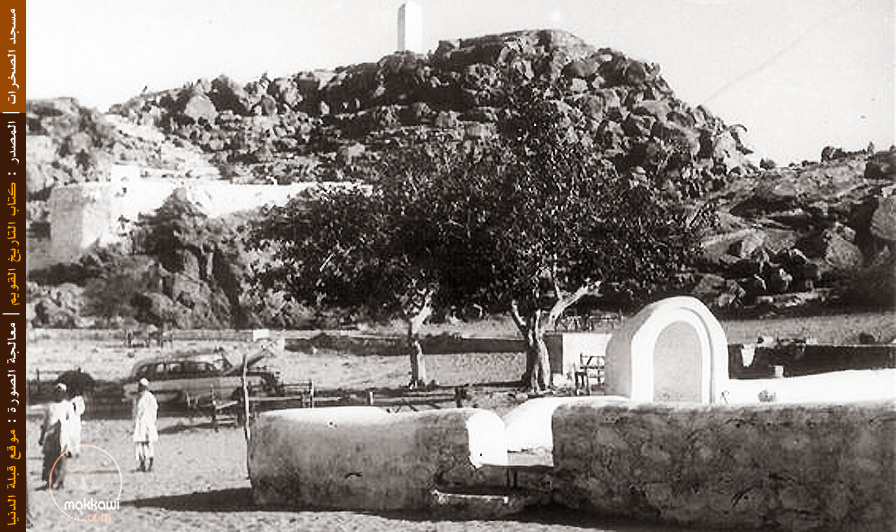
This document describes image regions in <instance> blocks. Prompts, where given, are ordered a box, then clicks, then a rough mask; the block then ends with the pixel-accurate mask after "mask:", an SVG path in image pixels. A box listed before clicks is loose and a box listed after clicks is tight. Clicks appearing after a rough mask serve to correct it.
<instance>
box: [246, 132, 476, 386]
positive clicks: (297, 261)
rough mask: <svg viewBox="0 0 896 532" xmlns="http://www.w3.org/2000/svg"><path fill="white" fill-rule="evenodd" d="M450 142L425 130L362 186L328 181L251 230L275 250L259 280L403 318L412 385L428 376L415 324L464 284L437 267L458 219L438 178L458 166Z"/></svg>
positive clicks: (318, 300) (320, 301) (304, 298)
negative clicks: (425, 138) (425, 136)
mask: <svg viewBox="0 0 896 532" xmlns="http://www.w3.org/2000/svg"><path fill="white" fill-rule="evenodd" d="M451 145H452V142H451V140H450V139H447V138H442V139H440V140H436V139H433V141H432V142H427V143H425V144H423V145H420V146H419V150H418V149H409V150H400V151H397V152H393V154H392V155H391V156H389V157H387V159H386V160H385V161H384V162H382V163H381V165H380V172H379V175H380V176H381V177H380V178H379V179H378V180H377V181H376V182H375V183H373V184H372V185H370V186H361V185H331V186H330V187H322V188H319V189H317V190H316V192H314V193H313V194H312V195H311V196H310V197H306V198H298V199H295V200H293V201H292V202H290V203H288V204H287V205H285V206H284V207H275V208H271V209H269V210H268V211H266V212H265V213H264V215H263V216H262V217H261V219H260V221H259V222H258V223H256V225H255V228H254V236H253V238H252V239H251V245H253V246H254V247H255V248H257V249H264V248H271V249H272V250H273V255H274V257H275V260H274V261H269V262H267V263H266V264H263V265H260V267H259V269H258V271H257V273H256V280H257V282H258V283H259V285H260V287H261V288H263V289H274V290H281V291H283V292H284V293H286V294H287V295H290V296H292V297H294V298H296V299H297V300H298V301H299V302H300V303H303V304H308V305H316V306H318V307H326V308H339V309H345V310H349V311H363V312H367V313H369V314H371V315H373V316H375V317H391V316H401V317H402V318H403V319H404V320H406V322H407V340H408V350H409V353H410V360H411V382H410V384H411V386H420V385H423V384H425V383H426V380H427V377H426V367H425V363H424V359H423V352H422V349H421V347H420V343H419V339H418V335H419V331H420V328H421V326H422V325H423V323H424V322H425V321H426V319H427V318H428V317H429V316H430V315H431V314H432V312H433V309H434V308H435V307H436V305H438V304H440V302H441V299H443V298H444V297H446V295H448V294H451V295H452V297H454V298H458V297H459V295H458V294H460V293H461V292H462V291H463V290H462V288H463V287H464V286H467V285H469V284H470V283H469V282H468V281H466V280H465V279H466V278H465V277H462V276H466V275H467V274H468V272H469V269H467V268H461V269H460V270H458V269H456V268H450V267H449V268H446V267H445V265H447V264H451V263H452V260H453V258H454V257H455V255H456V253H457V249H456V248H452V247H451V246H450V243H451V242H452V241H453V240H456V239H452V238H451V237H450V236H449V235H451V234H452V233H453V232H456V231H457V229H458V226H457V224H453V220H454V218H455V217H456V216H455V215H454V214H453V213H452V212H451V211H453V210H456V208H457V206H458V205H459V204H458V203H457V202H456V201H455V199H456V198H451V197H450V194H451V193H452V192H456V191H457V189H456V188H454V189H452V188H450V187H445V186H442V185H443V181H441V180H440V179H443V180H444V182H447V183H450V182H452V179H453V177H452V176H455V178H456V176H457V175H458V172H459V171H461V169H462V168H463V167H464V164H463V161H462V160H461V159H460V155H459V152H458V151H456V150H454V149H452V148H451V147H450V146H451ZM446 146H447V147H446ZM434 176H438V177H439V178H440V179H434ZM448 287H451V288H450V289H448Z"/></svg>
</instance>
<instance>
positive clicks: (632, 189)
mask: <svg viewBox="0 0 896 532" xmlns="http://www.w3.org/2000/svg"><path fill="white" fill-rule="evenodd" d="M511 112H512V114H511V116H512V118H511V119H510V120H507V121H505V123H504V124H503V128H502V135H501V136H500V138H499V139H498V141H497V142H496V143H495V145H494V146H493V147H492V150H491V154H490V155H489V156H487V157H484V158H483V159H482V160H481V161H480V162H479V163H478V164H477V165H476V166H475V167H474V168H473V170H472V172H470V173H468V174H467V176H466V180H465V183H466V185H467V186H468V187H469V193H468V197H469V198H471V200H470V201H469V202H468V203H467V207H468V208H469V209H470V210H471V213H470V219H476V220H480V223H479V224H478V227H477V228H476V230H477V231H478V232H479V233H480V234H481V235H484V236H481V237H480V239H484V240H485V241H486V242H487V245H480V246H479V249H485V250H488V254H487V256H486V257H482V258H484V259H485V260H488V261H489V262H490V264H489V268H488V270H489V271H490V272H491V276H490V278H489V279H488V285H487V287H486V290H485V291H484V293H485V294H487V295H488V296H489V297H490V298H491V299H492V301H493V302H497V303H501V304H502V305H504V306H505V308H509V310H510V314H511V316H512V317H513V320H514V323H515V324H516V326H517V328H518V329H519V331H520V333H521V334H522V336H523V337H524V338H525V340H526V346H527V357H526V359H527V363H526V371H525V373H524V375H523V382H524V383H526V384H527V385H528V386H529V387H530V388H532V389H541V388H543V387H544V386H545V385H546V384H547V382H548V378H549V375H550V365H549V361H548V356H547V349H546V346H545V343H544V334H545V332H546V331H548V330H551V329H553V328H554V326H555V324H556V321H557V319H558V318H559V317H560V316H561V315H562V314H563V312H564V311H565V310H566V309H567V308H569V307H570V306H571V305H574V304H575V303H576V302H578V301H579V300H580V299H581V298H582V297H584V296H585V295H589V294H591V295H599V294H600V293H601V290H602V289H603V288H606V287H608V286H612V287H613V288H614V289H615V290H625V291H628V292H630V293H632V294H636V295H641V296H643V295H645V294H649V293H653V292H655V291H658V290H660V289H662V288H664V287H665V286H666V285H668V284H670V282H671V281H672V278H673V274H674V273H676V272H677V271H680V269H681V268H682V267H683V266H684V265H686V264H687V263H688V262H689V261H690V260H691V259H692V258H693V257H695V256H696V254H697V253H698V250H699V243H698V241H697V238H696V236H697V235H696V232H695V231H694V228H693V227H692V224H691V223H690V222H689V218H688V216H687V213H686V211H685V210H684V209H682V208H681V206H680V204H679V203H678V202H673V201H670V200H669V197H666V196H665V195H664V194H665V193H664V192H663V191H662V190H661V189H660V187H659V184H660V183H662V182H663V181H664V180H665V179H666V178H665V177H664V176H661V175H656V174H654V175H649V174H648V175H645V174H644V173H635V172H631V173H627V174H623V173H620V172H618V171H617V169H616V168H615V166H614V165H613V164H612V162H611V161H609V160H608V159H606V158H604V157H603V156H602V154H601V152H600V151H599V149H597V143H596V142H595V141H594V139H593V138H592V137H591V135H590V133H589V131H588V129H587V128H585V127H582V126H583V124H582V123H581V122H580V121H578V120H577V119H576V117H577V113H576V109H575V108H572V107H570V106H569V105H568V104H566V103H564V102H563V101H562V100H561V99H560V98H559V97H558V96H557V95H555V94H553V93H552V92H551V91H550V90H549V89H545V88H543V87H536V86H529V87H526V88H524V90H522V91H520V92H519V94H518V95H517V96H515V98H514V102H513V103H512V105H511ZM483 208H485V209H487V210H486V211H480V210H479V209H483Z"/></svg>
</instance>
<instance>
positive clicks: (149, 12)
mask: <svg viewBox="0 0 896 532" xmlns="http://www.w3.org/2000/svg"><path fill="white" fill-rule="evenodd" d="M416 1H417V3H418V4H419V5H420V6H421V8H422V11H423V42H424V48H426V50H421V51H422V52H426V51H431V50H434V49H435V48H436V47H437V46H438V42H439V41H440V40H449V39H456V38H464V37H477V36H482V35H488V34H494V33H501V32H505V31H514V30H522V29H546V28H556V29H563V30H567V31H569V32H571V33H573V34H575V35H577V36H578V37H580V38H582V39H584V40H585V42H587V43H588V44H591V45H593V46H595V47H604V46H608V47H612V48H615V49H617V50H619V51H621V52H624V53H625V54H627V55H628V56H630V57H632V58H635V59H640V60H644V61H649V62H653V63H658V64H659V65H660V66H661V67H662V70H661V74H662V75H663V77H665V79H666V81H668V82H669V85H670V86H671V87H672V89H673V90H674V91H675V93H676V95H677V96H678V97H679V98H681V99H682V100H684V101H686V102H688V103H689V104H691V105H694V106H696V105H704V106H705V107H707V108H708V109H709V110H710V111H711V112H712V113H713V114H715V115H716V116H719V117H721V118H722V119H723V120H724V121H725V122H727V123H729V124H735V123H738V124H742V125H744V126H745V127H746V128H747V131H748V139H749V141H750V143H751V144H752V145H753V147H754V148H755V149H756V151H757V154H758V155H760V156H764V157H769V158H771V159H773V160H775V161H776V162H777V163H778V164H787V163H790V162H799V161H802V160H818V159H819V157H820V153H821V150H822V148H823V147H825V146H827V145H832V146H837V147H842V148H844V149H847V150H859V149H864V148H865V147H866V146H867V145H868V143H869V142H873V143H874V145H875V146H876V147H877V149H884V148H887V147H889V146H891V145H892V144H893V143H894V129H896V111H894V90H896V89H894V78H896V75H894V72H896V70H894V66H896V65H894V54H896V39H894V1H893V0H416ZM402 3H403V2H402V0H133V1H131V0H28V2H27V5H26V15H27V19H26V20H27V32H28V33H27V50H26V61H27V65H26V68H27V70H26V73H27V76H28V77H27V82H28V83H27V86H26V90H27V96H28V98H29V99H31V98H48V97H57V96H72V97H75V98H77V99H78V100H79V101H80V102H81V103H82V104H85V105H88V106H91V107H96V108H99V109H101V110H106V109H107V108H108V107H109V106H110V105H111V104H114V103H117V102H123V101H125V100H127V99H128V98H130V97H132V96H135V95H137V94H139V93H140V92H141V91H142V90H143V89H144V88H148V90H151V91H153V90H163V89H169V88H174V87H180V86H182V85H184V84H185V83H187V82H191V81H195V80H197V79H200V78H206V79H213V78H215V77H217V76H218V75H220V74H226V75H228V76H229V77H231V78H233V79H235V80H237V81H240V82H243V83H245V82H248V81H252V80H254V79H257V78H258V77H259V76H261V74H262V73H267V74H268V77H270V78H271V79H273V78H275V77H278V76H286V75H291V74H295V73H298V72H301V71H307V70H313V69H321V68H323V69H332V68H334V67H337V66H345V65H351V64H357V63H365V62H376V61H378V60H379V59H380V58H381V57H383V56H384V55H388V54H390V53H392V52H393V51H395V49H396V47H397V11H398V8H399V6H400V5H401V4H402Z"/></svg>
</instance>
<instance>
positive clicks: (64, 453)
mask: <svg viewBox="0 0 896 532" xmlns="http://www.w3.org/2000/svg"><path fill="white" fill-rule="evenodd" d="M67 390H68V388H67V387H66V385H65V384H63V383H61V382H60V383H58V384H56V389H55V390H54V391H53V402H51V403H49V404H48V405H47V409H46V411H45V413H44V422H43V424H41V427H40V439H39V440H38V443H39V444H40V445H43V447H44V467H43V472H42V474H41V478H42V479H43V480H44V481H46V482H48V483H49V484H48V486H49V487H51V488H53V489H57V490H61V489H63V487H64V481H65V469H66V462H67V461H68V452H69V448H70V446H71V440H70V436H69V430H68V427H69V420H71V419H72V418H73V417H74V415H75V413H74V409H73V408H72V404H71V403H70V402H69V401H68V400H67V399H66V398H65V397H66V392H67Z"/></svg>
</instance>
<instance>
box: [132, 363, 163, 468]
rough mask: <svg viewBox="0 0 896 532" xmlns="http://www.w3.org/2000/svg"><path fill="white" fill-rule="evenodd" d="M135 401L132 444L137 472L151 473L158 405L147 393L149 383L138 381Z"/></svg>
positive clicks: (157, 433) (156, 432) (150, 394)
mask: <svg viewBox="0 0 896 532" xmlns="http://www.w3.org/2000/svg"><path fill="white" fill-rule="evenodd" d="M137 391H138V393H139V395H138V396H137V401H136V403H135V404H134V444H135V445H136V447H137V449H136V453H137V462H138V463H139V465H138V468H137V469H138V471H152V465H153V460H154V458H155V452H154V451H153V443H154V442H156V441H158V439H159V431H158V430H157V429H156V417H157V414H158V412H159V404H158V403H157V402H156V398H155V396H154V395H153V394H152V392H150V391H149V381H148V380H146V379H140V382H139V383H138V384H137Z"/></svg>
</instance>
